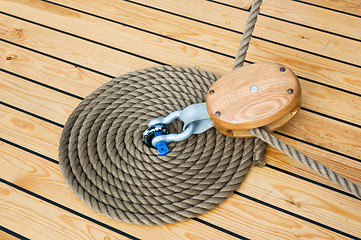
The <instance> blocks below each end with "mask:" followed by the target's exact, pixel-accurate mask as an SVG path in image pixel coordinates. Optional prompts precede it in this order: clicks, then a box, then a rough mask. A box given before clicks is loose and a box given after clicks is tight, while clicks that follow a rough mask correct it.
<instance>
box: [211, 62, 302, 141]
mask: <svg viewBox="0 0 361 240" xmlns="http://www.w3.org/2000/svg"><path fill="white" fill-rule="evenodd" d="M206 105H207V111H208V114H209V116H210V117H211V119H212V121H213V124H214V127H215V128H216V129H217V130H218V131H220V132H221V133H223V134H225V135H227V136H230V137H238V138H244V137H252V135H251V134H250V133H249V132H247V131H245V130H246V129H251V128H257V127H262V128H263V129H265V130H266V131H269V132H272V131H274V130H276V129H278V128H280V127H282V126H283V125H285V124H286V123H287V122H288V121H290V120H291V119H292V118H293V117H295V115H296V114H297V112H298V111H299V110H300V107H301V87H300V83H299V81H298V79H297V76H296V75H295V74H294V73H293V72H292V70H291V69H289V68H288V67H286V66H284V65H281V64H278V63H256V64H251V65H248V66H246V67H241V68H238V69H236V70H234V71H232V72H229V73H227V74H226V75H224V76H223V77H222V78H220V79H219V80H218V81H217V82H215V83H214V84H213V85H212V86H211V88H210V89H209V90H208V93H207V100H206Z"/></svg>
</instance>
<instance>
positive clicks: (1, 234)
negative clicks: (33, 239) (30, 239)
mask: <svg viewBox="0 0 361 240" xmlns="http://www.w3.org/2000/svg"><path fill="white" fill-rule="evenodd" d="M1 228H3V227H1ZM14 234H16V233H15V232H14ZM16 236H18V237H16ZM16 236H15V235H12V234H10V233H8V232H5V231H3V230H0V239H3V240H18V239H27V238H25V237H24V236H19V235H16Z"/></svg>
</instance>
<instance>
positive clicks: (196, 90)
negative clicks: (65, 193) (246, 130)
mask: <svg viewBox="0 0 361 240" xmlns="http://www.w3.org/2000/svg"><path fill="white" fill-rule="evenodd" d="M218 78H219V76H218V75H216V74H213V73H211V72H206V71H202V70H197V69H193V68H186V67H176V66H162V67H154V68H148V69H143V70H138V71H135V72H132V73H128V74H126V75H123V76H120V77H118V78H115V79H114V80H112V81H110V82H108V83H106V84H105V85H103V86H102V87H100V88H98V89H97V90H96V91H95V92H93V93H92V94H90V95H89V96H88V97H86V98H85V99H84V100H83V101H82V102H81V103H80V104H79V106H78V107H77V108H76V109H75V110H74V111H73V113H72V114H71V115H70V117H69V118H68V120H67V122H66V124H65V128H64V130H63V133H62V136H61V141H60V149H59V160H60V166H61V170H62V174H63V175H64V177H65V179H66V182H67V183H68V185H69V186H70V188H71V189H72V190H73V191H74V193H75V194H76V195H77V196H78V197H79V198H80V199H81V200H82V201H83V202H84V203H85V204H86V205H88V206H89V207H91V208H93V209H94V210H96V211H98V212H100V213H102V214H104V215H107V216H108V217H111V218H115V219H118V220H122V221H125V222H130V223H136V224H147V225H156V224H166V223H174V222H178V221H184V220H186V219H189V218H192V217H196V216H198V215H200V214H202V213H204V212H206V211H208V210H210V209H212V208H214V207H216V206H217V205H218V204H220V203H221V202H223V201H224V200H225V199H226V198H227V197H228V196H230V195H231V194H232V193H233V191H234V190H236V189H237V188H238V187H239V185H240V183H241V182H242V181H243V179H244V177H245V176H246V174H247V172H248V170H249V167H250V165H251V164H252V156H253V148H254V146H253V139H246V140H243V139H235V138H228V137H226V136H224V135H222V134H221V133H219V132H218V131H216V130H215V129H214V128H213V129H211V130H209V131H207V132H206V133H202V134H199V135H193V136H192V137H190V138H189V139H188V140H186V141H183V142H179V143H177V144H174V143H173V144H169V147H170V148H173V149H172V150H171V152H170V153H169V154H168V155H166V156H162V157H159V156H157V154H156V150H155V149H152V148H149V147H148V146H146V145H145V144H143V142H142V140H141V137H142V133H143V132H144V130H145V129H146V128H147V123H148V121H149V120H150V119H153V118H155V117H157V116H165V115H167V114H169V113H170V112H173V111H175V110H180V109H184V108H185V107H186V106H188V105H190V104H193V103H200V102H204V101H205V96H206V93H207V89H208V88H209V87H210V86H211V85H212V84H213V83H214V81H216V80H217V79H218ZM171 127H173V129H171V131H172V132H174V131H182V125H181V124H180V122H173V123H172V125H171Z"/></svg>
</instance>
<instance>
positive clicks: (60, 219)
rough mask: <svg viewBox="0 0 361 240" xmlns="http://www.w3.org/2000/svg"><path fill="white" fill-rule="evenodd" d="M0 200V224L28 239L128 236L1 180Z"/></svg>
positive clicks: (120, 237) (114, 237)
mask: <svg viewBox="0 0 361 240" xmlns="http://www.w3.org/2000/svg"><path fill="white" fill-rule="evenodd" d="M11 169H13V168H11ZM36 170H38V169H36ZM43 174H44V173H43ZM0 202H1V204H0V209H1V213H2V215H3V216H2V217H1V218H0V223H1V224H2V225H4V226H8V227H11V228H12V229H15V230H16V231H17V232H19V233H21V234H22V235H24V236H26V237H28V238H30V239H61V240H63V239H104V238H105V239H106V238H108V239H129V238H128V237H125V236H122V235H120V234H115V233H109V231H108V230H107V229H104V228H102V227H100V226H98V225H96V224H94V223H91V222H88V221H86V220H84V219H81V218H80V217H78V216H75V215H73V214H71V213H66V212H64V211H63V210H62V209H59V208H57V207H54V206H51V205H49V204H46V203H44V202H43V201H41V200H40V199H35V198H33V197H31V196H29V195H28V194H26V193H24V192H21V191H19V190H16V189H14V188H12V187H10V186H8V185H6V184H4V183H0Z"/></svg>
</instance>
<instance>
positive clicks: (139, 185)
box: [59, 0, 361, 225]
mask: <svg viewBox="0 0 361 240" xmlns="http://www.w3.org/2000/svg"><path fill="white" fill-rule="evenodd" d="M261 2H262V1H261V0H255V1H254V3H253V5H252V8H251V11H250V16H249V18H248V21H247V25H246V28H245V31H244V33H245V34H244V35H243V38H242V43H241V46H242V47H240V48H239V51H238V54H237V58H236V64H235V68H237V67H240V66H242V65H243V61H244V58H245V53H246V51H247V48H248V45H249V41H250V39H251V34H252V31H253V28H254V25H255V22H256V18H257V15H258V12H259V8H260V5H261ZM239 59H241V60H239ZM218 78H219V76H218V75H216V74H213V73H211V72H207V71H202V70H197V69H194V68H187V67H178V66H160V67H153V68H147V69H143V70H138V71H135V72H131V73H128V74H125V75H122V76H120V77H117V78H115V79H113V80H111V81H110V82H107V83H106V84H104V85H103V86H101V87H99V88H98V89H96V90H95V91H94V92H93V93H91V94H90V95H89V96H87V97H86V98H85V99H84V100H83V101H82V102H81V103H80V104H79V105H78V106H77V108H76V109H75V110H74V111H73V113H72V114H71V115H70V116H69V118H68V120H67V122H66V124H65V127H64V130H63V132H62V136H61V140H60V147H59V162H60V167H61V170H62V174H63V175H64V178H65V180H66V182H67V184H68V185H69V186H70V188H71V189H72V191H73V192H74V193H75V194H76V196H77V197H79V198H80V199H81V200H82V201H83V202H84V203H85V204H86V205H87V206H89V207H90V208H92V209H94V210H95V211H98V212H100V213H101V214H104V215H106V216H108V217H111V218H115V219H118V220H121V221H125V222H129V223H136V224H146V225H158V224H166V223H175V222H178V221H184V220H187V219H189V218H193V217H196V216H198V215H200V214H202V213H204V212H206V211H208V210H210V209H212V208H214V207H216V206H217V205H218V204H220V203H221V202H223V201H224V200H225V199H226V198H227V197H229V196H230V195H231V194H232V193H233V191H234V190H236V189H237V188H238V187H239V185H240V184H241V182H242V181H243V180H244V178H245V176H246V174H247V173H248V171H249V168H250V166H251V164H252V162H255V163H256V164H257V165H260V166H262V165H264V162H263V155H264V149H265V144H264V141H266V142H267V143H270V144H271V145H273V146H274V147H276V148H278V149H280V150H281V151H284V152H286V153H287V154H289V155H290V156H292V157H295V158H296V159H298V160H300V161H301V162H302V163H306V165H307V166H309V167H311V168H312V169H314V170H317V171H318V172H320V173H321V174H322V175H327V176H329V179H331V180H333V181H336V182H339V183H340V184H341V186H343V187H345V188H346V189H348V190H350V191H351V192H353V193H354V194H355V195H357V196H360V192H361V191H360V188H359V187H358V186H356V185H355V184H352V183H351V182H350V181H349V180H347V179H345V178H342V177H341V176H340V175H338V174H335V173H333V172H332V171H331V170H330V169H328V168H325V167H323V166H322V165H320V164H319V163H317V162H315V161H313V160H312V159H310V158H308V157H306V156H304V155H303V154H302V153H300V152H298V151H296V150H294V149H293V148H291V147H289V146H288V145H286V144H285V143H283V142H282V141H280V140H278V139H276V138H275V137H274V136H272V135H269V134H268V133H267V132H265V131H263V130H262V129H254V130H249V131H250V132H251V133H252V134H253V135H255V136H257V138H249V139H235V138H228V137H226V136H224V135H222V134H221V133H219V132H218V131H216V130H215V129H214V128H213V129H210V130H208V131H207V132H205V133H202V134H198V135H193V136H192V137H190V138H189V139H187V140H186V141H183V142H178V143H171V144H169V147H170V149H171V152H170V153H169V154H168V155H166V156H157V154H156V150H155V149H151V148H149V147H147V146H146V145H145V144H143V142H142V140H141V138H142V133H143V132H144V130H145V129H146V128H147V123H148V121H149V120H151V119H154V118H157V117H161V116H166V115H168V114H169V113H170V112H173V111H176V110H182V109H184V108H185V107H187V106H189V105H191V104H194V103H201V102H204V101H205V96H206V93H207V90H208V89H209V87H210V86H211V85H212V84H213V83H214V82H215V81H216V80H217V79H218ZM170 130H171V132H180V131H182V126H181V124H180V123H179V122H173V123H172V124H171V129H170Z"/></svg>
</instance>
